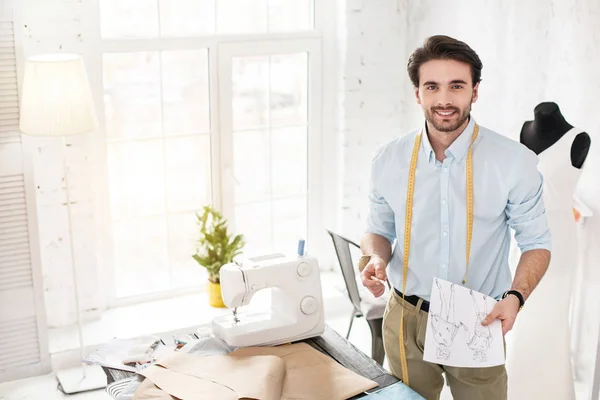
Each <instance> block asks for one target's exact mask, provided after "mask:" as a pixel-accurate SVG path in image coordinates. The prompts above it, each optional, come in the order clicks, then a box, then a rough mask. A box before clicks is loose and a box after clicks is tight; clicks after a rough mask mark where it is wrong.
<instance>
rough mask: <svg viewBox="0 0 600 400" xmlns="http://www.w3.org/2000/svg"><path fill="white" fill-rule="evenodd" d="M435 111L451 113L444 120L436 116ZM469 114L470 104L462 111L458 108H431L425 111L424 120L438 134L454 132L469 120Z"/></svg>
mask: <svg viewBox="0 0 600 400" xmlns="http://www.w3.org/2000/svg"><path fill="white" fill-rule="evenodd" d="M436 111H448V112H450V111H453V112H454V114H452V115H451V116H450V117H448V118H444V117H442V116H441V115H439V114H437V113H436ZM470 114H471V102H469V105H468V106H467V107H465V108H464V109H462V110H461V109H460V108H458V107H432V108H431V109H429V110H425V119H426V120H427V122H429V123H430V124H431V125H433V127H434V128H435V129H437V130H438V132H454V131H455V130H457V129H458V128H460V127H461V126H462V124H464V123H465V121H466V120H467V119H469V115H470Z"/></svg>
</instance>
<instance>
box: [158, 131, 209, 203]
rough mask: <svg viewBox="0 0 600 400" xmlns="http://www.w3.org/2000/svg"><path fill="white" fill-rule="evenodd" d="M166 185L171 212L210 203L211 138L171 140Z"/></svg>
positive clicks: (195, 137) (194, 137) (193, 137)
mask: <svg viewBox="0 0 600 400" xmlns="http://www.w3.org/2000/svg"><path fill="white" fill-rule="evenodd" d="M165 155H166V158H167V164H166V166H167V171H166V176H167V180H166V186H167V206H168V210H169V212H174V211H175V212H176V211H190V210H196V209H199V208H200V207H202V206H203V205H205V204H210V203H211V169H210V136H209V135H201V136H188V137H181V138H168V139H166V141H165Z"/></svg>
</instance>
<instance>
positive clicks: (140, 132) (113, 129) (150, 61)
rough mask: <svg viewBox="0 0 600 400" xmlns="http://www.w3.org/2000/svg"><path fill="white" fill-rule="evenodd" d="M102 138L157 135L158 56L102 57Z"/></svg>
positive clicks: (134, 54) (108, 55) (158, 112)
mask: <svg viewBox="0 0 600 400" xmlns="http://www.w3.org/2000/svg"><path fill="white" fill-rule="evenodd" d="M103 77H104V105H105V112H106V135H107V137H108V138H109V139H113V138H119V139H125V138H141V137H156V136H159V135H160V134H161V125H162V121H161V105H160V64H159V58H158V52H134V53H111V54H105V55H104V59H103Z"/></svg>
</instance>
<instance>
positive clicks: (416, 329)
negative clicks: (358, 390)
mask: <svg viewBox="0 0 600 400" xmlns="http://www.w3.org/2000/svg"><path fill="white" fill-rule="evenodd" d="M420 302H421V300H420V301H419V304H418V305H419V306H420V305H421V304H420ZM402 307H404V330H405V331H404V340H405V343H406V359H407V364H408V378H409V383H410V387H411V388H412V389H413V390H414V391H416V392H417V393H419V394H420V395H421V396H423V397H424V398H425V399H427V400H437V399H439V398H440V393H441V391H442V389H443V387H444V378H443V376H442V374H443V373H444V372H445V373H446V379H447V380H448V383H449V384H450V390H451V391H452V396H453V397H454V399H455V400H506V398H507V380H508V379H507V375H506V369H505V367H504V365H501V366H497V367H489V368H457V367H448V366H445V365H438V364H433V363H429V362H426V361H423V348H424V345H425V330H426V328H427V317H428V314H427V313H426V312H425V311H423V310H419V311H416V309H415V306H413V305H412V304H410V303H408V302H403V301H402V297H400V296H399V295H398V294H397V293H396V292H395V291H394V290H392V294H391V295H390V300H389V301H388V304H387V307H386V309H385V313H384V315H383V345H384V347H385V354H386V356H387V358H388V363H389V366H390V372H391V373H392V374H393V375H395V376H396V377H398V378H400V379H401V378H402V367H401V363H400V334H399V330H400V317H401V315H402Z"/></svg>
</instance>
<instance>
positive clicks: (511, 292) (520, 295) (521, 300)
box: [502, 290, 525, 310]
mask: <svg viewBox="0 0 600 400" xmlns="http://www.w3.org/2000/svg"><path fill="white" fill-rule="evenodd" d="M509 294H513V295H515V296H516V297H517V298H518V299H519V310H520V309H521V308H523V306H524V305H525V300H524V299H523V295H522V294H521V293H520V292H519V291H517V290H507V291H506V292H505V293H504V296H502V298H503V299H504V298H506V297H507V296H508V295H509Z"/></svg>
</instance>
